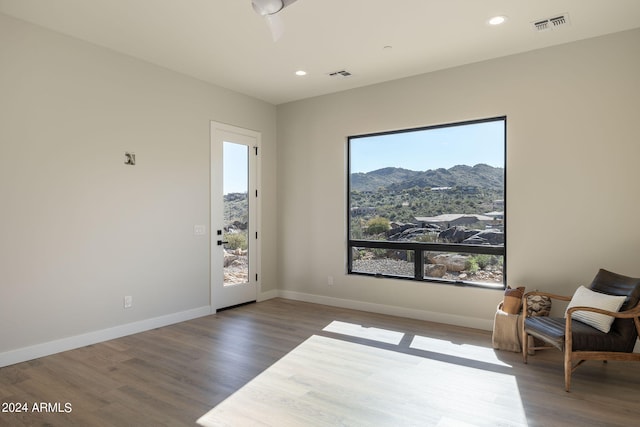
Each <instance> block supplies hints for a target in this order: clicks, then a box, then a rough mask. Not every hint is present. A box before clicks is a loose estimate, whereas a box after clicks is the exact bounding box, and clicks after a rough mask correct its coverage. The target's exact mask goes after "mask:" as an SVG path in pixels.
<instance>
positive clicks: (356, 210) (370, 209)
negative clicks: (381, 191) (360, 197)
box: [351, 206, 376, 216]
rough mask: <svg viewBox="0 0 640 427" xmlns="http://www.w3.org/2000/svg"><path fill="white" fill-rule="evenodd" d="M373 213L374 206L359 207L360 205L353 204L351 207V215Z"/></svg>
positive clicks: (374, 211) (374, 210)
mask: <svg viewBox="0 0 640 427" xmlns="http://www.w3.org/2000/svg"><path fill="white" fill-rule="evenodd" d="M374 213H376V208H374V207H365V208H360V207H357V206H354V207H352V208H351V216H360V215H369V214H374Z"/></svg>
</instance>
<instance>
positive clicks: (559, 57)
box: [278, 30, 640, 329]
mask: <svg viewBox="0 0 640 427" xmlns="http://www.w3.org/2000/svg"><path fill="white" fill-rule="evenodd" d="M638 46H640V30H634V31H630V32H624V33H618V34H614V35H610V36H606V37H601V38H597V39H591V40H586V41H581V42H578V43H573V44H567V45H563V46H559V47H554V48H548V49H544V50H539V51H534V52H530V53H526V54H522V55H516V56H511V57H505V58H501V59H496V60H491V61H486V62H482V63H477V64H473V65H468V66H463V67H459V68H455V69H450V70H444V71H440V72H434V73H430V74H425V75H420V76H417V77H412V78H407V79H403V80H398V81H394V82H390V83H385V84H379V85H375V86H370V87H365V88H361V89H356V90H351V91H347V92H341V93H337V94H333V95H328V96H322V97H318V98H314V99H308V100H303V101H299V102H293V103H289V104H285V105H281V106H279V107H278V164H279V165H281V167H280V169H279V174H278V194H279V203H278V206H279V229H280V240H279V245H278V251H279V252H278V263H279V273H280V275H279V283H280V284H281V288H282V294H283V295H286V296H290V297H292V298H300V299H306V300H312V301H324V302H330V303H332V304H338V305H345V306H352V307H362V308H365V309H374V310H378V311H385V312H395V313H399V314H406V315H411V316H414V317H421V318H426V319H433V320H438V321H446V322H450V323H455V324H460V325H466V326H476V327H481V328H485V329H489V328H491V324H492V320H493V315H494V313H495V308H496V305H497V303H498V302H499V301H500V300H501V299H502V293H501V292H500V291H495V290H486V289H474V288H460V287H454V286H447V285H439V284H430V283H417V282H410V281H399V280H380V279H375V278H369V277H362V276H347V275H346V274H345V271H346V267H345V264H346V255H345V247H346V232H345V229H346V194H345V193H346V190H345V189H346V172H345V171H346V137H347V136H348V135H354V134H363V133H371V132H379V131H388V130H394V129H403V128H411V127H418V126H427V125H434V124H441V123H450V122H458V121H464V120H470V119H478V118H486V117H494V116H498V115H506V116H507V121H508V124H507V126H508V129H507V139H508V142H507V145H508V148H507V169H506V171H507V215H508V218H507V227H508V228H507V245H508V248H507V263H508V273H507V274H508V282H509V284H511V285H512V286H526V287H527V288H528V289H529V290H532V289H534V288H539V289H544V290H550V291H556V292H558V293H569V294H570V293H572V292H573V290H574V289H575V288H576V287H577V286H578V285H580V284H587V283H589V282H590V281H591V279H592V278H593V276H594V275H595V274H596V272H597V270H598V268H600V267H602V268H607V269H610V270H613V271H616V272H619V273H622V274H627V275H635V276H640V264H639V263H638V253H639V249H640V227H637V218H638V208H640V192H639V191H637V188H636V187H637V183H638V182H640V168H638V166H637V163H638V159H639V158H640V140H639V135H640V120H639V118H640V101H639V100H640V79H639V78H638V76H640V55H638ZM352 78H357V74H356V76H354V77H352ZM424 155H428V153H425V154H424ZM327 276H333V277H334V278H335V284H334V285H333V286H328V285H327Z"/></svg>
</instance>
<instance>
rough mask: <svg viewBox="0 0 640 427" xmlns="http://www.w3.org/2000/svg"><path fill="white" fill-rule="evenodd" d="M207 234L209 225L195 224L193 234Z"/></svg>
mask: <svg viewBox="0 0 640 427" xmlns="http://www.w3.org/2000/svg"><path fill="white" fill-rule="evenodd" d="M206 234H207V226H206V225H194V226H193V235H194V236H204V235H206Z"/></svg>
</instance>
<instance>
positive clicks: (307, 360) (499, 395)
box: [198, 335, 528, 427]
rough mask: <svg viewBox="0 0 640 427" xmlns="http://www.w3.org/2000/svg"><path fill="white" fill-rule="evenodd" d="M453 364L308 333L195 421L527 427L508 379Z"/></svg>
mask: <svg viewBox="0 0 640 427" xmlns="http://www.w3.org/2000/svg"><path fill="white" fill-rule="evenodd" d="M430 351H434V349H430ZM459 362H460V360H459V359H452V361H451V362H448V361H442V360H435V359H431V358H429V357H424V356H416V355H411V354H406V353H401V352H397V351H392V350H388V349H381V348H377V347H374V346H370V345H364V344H358V343H353V342H348V341H343V340H340V339H334V338H329V337H324V336H317V335H314V336H312V337H310V338H309V339H307V340H306V341H305V342H304V343H302V344H300V345H299V346H298V347H296V348H295V349H293V350H292V351H291V352H289V353H288V354H287V355H286V356H284V357H283V358H282V359H280V360H279V361H277V362H276V363H275V364H273V365H272V366H271V367H269V368H268V369H267V370H266V371H264V372H263V373H262V374H260V375H258V376H257V377H256V378H254V379H253V380H252V381H250V382H249V383H248V384H247V385H245V386H244V387H242V388H241V389H240V390H238V391H237V392H236V393H234V394H233V395H231V396H230V397H229V398H227V399H226V400H225V401H223V402H222V403H220V404H219V405H218V406H216V407H215V408H213V409H212V410H211V411H209V412H208V413H207V414H205V415H204V416H203V417H201V418H200V419H199V420H198V423H199V424H200V425H203V426H235V425H262V426H278V427H281V426H305V427H310V426H335V425H345V426H361V425H389V426H392V425H393V426H396V425H420V426H425V427H428V426H434V427H468V426H470V425H472V426H476V427H479V426H487V427H495V426H511V427H526V426H527V425H528V424H527V419H526V415H525V413H524V409H523V405H522V402H521V398H520V393H519V391H518V386H517V384H516V379H515V377H514V376H513V375H510V374H508V373H500V372H495V371H493V370H491V369H479V368H477V367H470V366H467V365H465V364H464V363H459Z"/></svg>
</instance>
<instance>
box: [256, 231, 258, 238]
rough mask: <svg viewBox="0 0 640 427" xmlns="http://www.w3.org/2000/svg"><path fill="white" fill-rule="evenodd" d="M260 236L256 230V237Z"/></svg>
mask: <svg viewBox="0 0 640 427" xmlns="http://www.w3.org/2000/svg"><path fill="white" fill-rule="evenodd" d="M257 238H258V232H257V231H256V239H257Z"/></svg>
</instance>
